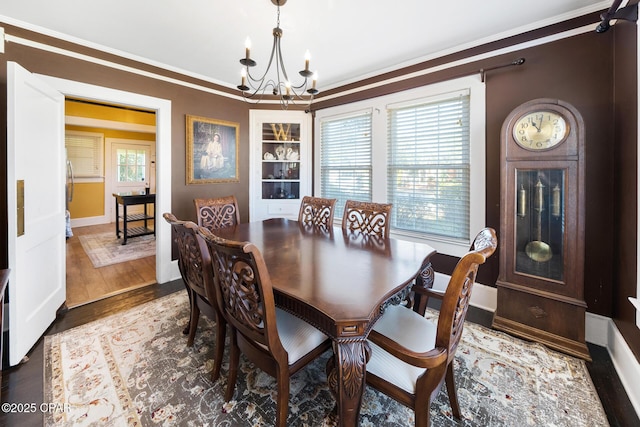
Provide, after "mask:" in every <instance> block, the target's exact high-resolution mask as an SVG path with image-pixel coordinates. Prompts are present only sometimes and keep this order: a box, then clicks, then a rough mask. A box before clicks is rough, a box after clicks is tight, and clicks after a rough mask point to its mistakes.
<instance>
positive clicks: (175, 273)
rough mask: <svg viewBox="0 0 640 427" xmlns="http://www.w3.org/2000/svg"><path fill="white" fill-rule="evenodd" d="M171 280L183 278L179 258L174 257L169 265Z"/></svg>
mask: <svg viewBox="0 0 640 427" xmlns="http://www.w3.org/2000/svg"><path fill="white" fill-rule="evenodd" d="M169 277H170V279H169V281H172V280H177V279H182V275H181V274H180V268H179V267H178V260H177V259H174V260H172V261H171V264H170V266H169Z"/></svg>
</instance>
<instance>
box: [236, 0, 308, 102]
mask: <svg viewBox="0 0 640 427" xmlns="http://www.w3.org/2000/svg"><path fill="white" fill-rule="evenodd" d="M286 2H287V0H271V3H273V4H275V5H276V6H277V7H278V15H277V18H278V19H277V24H276V28H274V29H273V47H272V48H271V56H270V57H269V63H268V64H267V69H266V70H265V72H264V74H263V75H262V77H259V78H256V77H254V76H252V75H251V70H250V68H251V67H255V66H256V62H255V61H254V60H253V59H251V40H249V38H248V37H247V41H246V43H245V57H244V58H242V59H241V60H240V64H242V65H243V66H244V68H243V69H242V71H241V76H242V83H241V84H240V85H239V86H238V89H240V90H241V91H242V96H244V98H245V99H256V102H259V101H260V100H261V99H262V97H263V96H264V94H265V92H266V91H267V90H268V89H270V90H271V93H272V94H273V95H274V96H277V97H278V99H279V100H280V104H281V105H282V107H283V108H287V107H288V106H289V102H291V103H294V102H295V100H308V101H309V102H311V100H312V99H313V95H315V94H317V93H318V90H317V89H316V81H317V78H318V74H317V73H314V72H312V71H310V70H309V60H310V59H311V56H310V55H309V51H307V52H306V53H305V61H304V70H302V71H300V72H299V74H300V75H301V76H302V77H304V80H303V81H302V83H300V85H298V86H294V85H293V84H292V83H291V80H289V76H288V75H287V70H286V69H285V67H284V61H283V60H282V49H281V48H280V40H281V39H282V29H281V28H280V6H283V5H284V4H285V3H286ZM273 64H275V75H276V79H277V80H273V78H270V77H267V75H268V74H269V70H271V65H273ZM309 80H311V87H310V88H308V85H309ZM305 92H306V93H308V94H309V95H306V94H305Z"/></svg>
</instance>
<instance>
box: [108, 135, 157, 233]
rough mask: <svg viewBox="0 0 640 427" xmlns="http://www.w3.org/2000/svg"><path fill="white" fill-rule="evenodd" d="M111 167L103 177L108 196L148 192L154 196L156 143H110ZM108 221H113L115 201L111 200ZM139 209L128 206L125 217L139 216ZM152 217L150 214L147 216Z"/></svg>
mask: <svg viewBox="0 0 640 427" xmlns="http://www.w3.org/2000/svg"><path fill="white" fill-rule="evenodd" d="M107 142H108V144H107V145H111V155H110V162H109V163H110V167H109V168H108V170H107V173H106V179H107V180H108V185H109V188H111V190H110V193H109V196H111V194H112V193H129V192H133V193H136V192H141V191H145V188H147V187H148V188H149V191H150V192H152V193H155V167H154V166H155V142H152V141H134V140H121V139H110V140H108V141H107ZM108 206H111V208H110V212H111V214H110V218H111V221H112V222H114V221H115V217H116V212H115V201H114V199H113V197H111V203H110V204H109V205H108ZM143 209H144V207H143V206H142V205H134V206H130V207H129V208H128V209H127V212H128V214H135V213H142V211H143ZM148 213H149V214H153V212H148Z"/></svg>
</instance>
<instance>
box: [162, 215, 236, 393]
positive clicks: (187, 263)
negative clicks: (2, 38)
mask: <svg viewBox="0 0 640 427" xmlns="http://www.w3.org/2000/svg"><path fill="white" fill-rule="evenodd" d="M162 216H163V217H164V219H165V220H166V221H167V222H168V223H169V224H171V228H172V229H173V232H174V236H175V242H176V243H177V246H178V268H179V270H180V274H181V275H182V280H183V281H184V283H185V286H186V288H187V294H188V295H189V308H190V314H189V322H188V323H187V327H186V328H185V330H184V333H185V334H188V338H187V345H188V346H192V345H193V341H194V338H195V335H196V329H197V327H198V320H199V319H200V307H199V306H198V300H200V301H203V302H204V303H206V304H207V305H209V306H210V307H211V312H212V313H213V316H214V317H215V319H213V320H214V321H215V323H216V350H215V352H216V353H215V360H214V366H213V372H212V373H211V379H212V380H213V381H215V380H217V379H218V377H219V376H220V368H221V366H222V356H223V353H224V341H225V337H226V331H227V326H226V321H225V319H224V317H223V316H222V315H221V314H220V311H219V309H218V305H217V304H216V302H215V294H207V286H206V283H207V281H209V280H211V256H210V254H209V249H208V248H207V246H206V243H205V242H204V240H202V237H200V235H198V234H197V229H198V226H197V225H196V224H195V223H193V222H191V221H181V220H179V219H177V218H176V217H175V215H173V214H171V213H164V214H163V215H162Z"/></svg>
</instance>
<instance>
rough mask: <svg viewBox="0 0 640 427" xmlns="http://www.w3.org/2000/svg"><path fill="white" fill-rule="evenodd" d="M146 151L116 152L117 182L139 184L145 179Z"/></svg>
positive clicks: (127, 150) (129, 150)
mask: <svg viewBox="0 0 640 427" xmlns="http://www.w3.org/2000/svg"><path fill="white" fill-rule="evenodd" d="M146 161H147V159H146V150H144V149H140V150H136V149H130V148H127V149H122V148H118V149H117V150H116V170H117V171H118V176H117V179H118V182H141V181H145V179H146V176H147V175H146V165H147V163H146Z"/></svg>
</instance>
